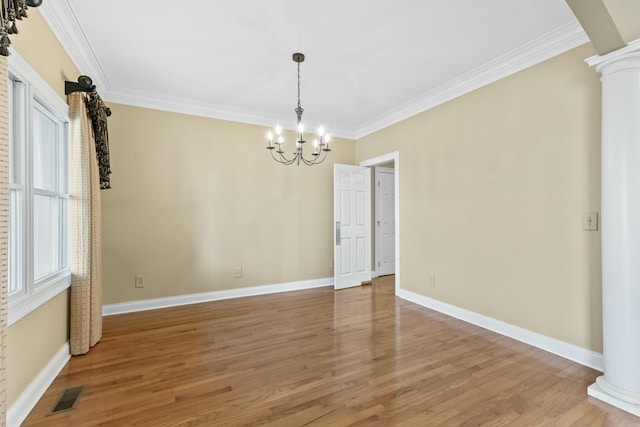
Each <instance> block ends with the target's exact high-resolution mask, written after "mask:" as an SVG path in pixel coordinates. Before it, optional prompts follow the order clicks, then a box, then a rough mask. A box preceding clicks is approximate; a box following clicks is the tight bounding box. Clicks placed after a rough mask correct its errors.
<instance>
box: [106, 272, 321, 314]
mask: <svg viewBox="0 0 640 427" xmlns="http://www.w3.org/2000/svg"><path fill="white" fill-rule="evenodd" d="M323 286H333V277H325V278H323V279H312V280H303V281H300V282H289V283H280V284H276V285H264V286H252V287H248V288H238V289H228V290H224V291H213V292H202V293H198V294H189V295H178V296H175V297H167V298H154V299H147V300H141V301H131V302H123V303H119V304H108V305H104V306H103V307H102V315H103V316H111V315H114V314H123V313H134V312H137V311H146V310H155V309H158V308H167V307H176V306H179V305H188V304H198V303H201V302H209V301H220V300H225V299H231V298H242V297H249V296H255V295H267V294H275V293H279V292H289V291H300V290H303V289H312V288H321V287H323Z"/></svg>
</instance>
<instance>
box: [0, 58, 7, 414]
mask: <svg viewBox="0 0 640 427" xmlns="http://www.w3.org/2000/svg"><path fill="white" fill-rule="evenodd" d="M0 80H1V81H2V82H1V83H0V425H1V426H4V425H5V420H6V418H7V386H6V383H5V369H6V368H5V343H6V338H7V307H8V306H7V265H8V261H9V253H8V245H9V132H8V126H9V104H8V99H7V98H8V96H7V82H8V77H7V58H4V57H0Z"/></svg>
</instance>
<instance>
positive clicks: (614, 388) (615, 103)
mask: <svg viewBox="0 0 640 427" xmlns="http://www.w3.org/2000/svg"><path fill="white" fill-rule="evenodd" d="M587 62H588V63H589V65H590V66H593V67H595V69H596V71H598V72H599V73H600V74H601V75H602V78H601V81H602V189H601V191H602V200H601V211H602V215H601V224H602V229H601V230H602V318H603V319H602V321H603V356H604V375H602V376H600V377H598V378H597V379H596V382H595V383H594V384H593V385H591V386H590V387H589V390H588V393H589V395H590V396H593V397H595V398H597V399H600V400H603V401H605V402H607V403H609V404H611V405H613V406H616V407H618V408H621V409H624V410H625V411H628V412H631V413H633V414H635V415H637V416H640V40H638V41H636V42H634V43H631V44H629V46H627V47H625V48H622V49H619V50H617V51H615V52H612V53H609V54H607V55H604V56H597V57H593V58H590V59H588V60H587Z"/></svg>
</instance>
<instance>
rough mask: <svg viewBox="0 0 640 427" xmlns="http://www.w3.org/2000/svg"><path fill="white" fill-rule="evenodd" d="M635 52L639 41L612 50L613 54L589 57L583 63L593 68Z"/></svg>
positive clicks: (638, 46) (639, 45)
mask: <svg viewBox="0 0 640 427" xmlns="http://www.w3.org/2000/svg"><path fill="white" fill-rule="evenodd" d="M636 50H640V39H637V40H634V41H632V42H629V43H628V44H627V45H626V46H625V47H623V48H620V49H618V50H614V51H613V52H610V53H607V54H606V55H594V56H591V57H589V58H587V59H585V62H586V63H587V65H589V67H595V66H597V65H600V64H602V63H604V62H610V61H615V60H616V59H619V58H621V57H624V56H626V55H628V54H629V53H631V52H634V51H636Z"/></svg>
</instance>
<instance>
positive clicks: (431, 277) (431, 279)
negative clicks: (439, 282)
mask: <svg viewBox="0 0 640 427" xmlns="http://www.w3.org/2000/svg"><path fill="white" fill-rule="evenodd" d="M427 286H428V287H430V288H435V287H436V275H435V274H430V275H429V279H428V280H427Z"/></svg>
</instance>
